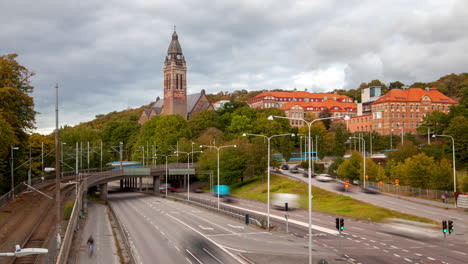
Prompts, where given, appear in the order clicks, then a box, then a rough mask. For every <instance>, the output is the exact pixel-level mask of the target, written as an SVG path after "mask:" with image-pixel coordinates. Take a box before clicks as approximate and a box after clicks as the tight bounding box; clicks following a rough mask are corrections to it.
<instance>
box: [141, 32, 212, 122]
mask: <svg viewBox="0 0 468 264" xmlns="http://www.w3.org/2000/svg"><path fill="white" fill-rule="evenodd" d="M206 109H209V110H213V106H212V104H211V103H210V101H209V100H208V97H207V96H206V94H205V90H201V92H200V93H196V94H189V95H187V64H186V62H185V57H184V55H183V54H182V48H181V47H180V44H179V37H178V36H177V33H176V32H175V30H174V33H173V34H172V41H171V43H170V44H169V48H168V49H167V56H166V59H165V61H164V99H163V100H161V99H160V98H159V97H158V98H156V102H155V103H153V105H152V106H151V107H150V108H146V109H144V110H143V112H142V113H141V116H140V119H139V120H138V122H139V123H140V124H143V123H145V122H146V121H148V120H150V119H151V118H152V117H153V116H156V115H181V116H182V117H183V118H185V119H190V118H191V117H192V116H194V115H196V114H197V113H199V112H201V111H203V110H206Z"/></svg>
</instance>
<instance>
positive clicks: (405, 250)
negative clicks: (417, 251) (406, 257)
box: [401, 249, 409, 252]
mask: <svg viewBox="0 0 468 264" xmlns="http://www.w3.org/2000/svg"><path fill="white" fill-rule="evenodd" d="M401 250H403V251H404V252H409V251H408V250H406V249H401Z"/></svg>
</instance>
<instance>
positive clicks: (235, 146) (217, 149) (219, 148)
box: [200, 145, 237, 210]
mask: <svg viewBox="0 0 468 264" xmlns="http://www.w3.org/2000/svg"><path fill="white" fill-rule="evenodd" d="M203 147H205V148H214V149H216V151H217V153H218V210H219V151H220V150H221V149H223V148H229V147H233V148H237V145H225V146H219V147H216V146H211V145H200V148H203Z"/></svg>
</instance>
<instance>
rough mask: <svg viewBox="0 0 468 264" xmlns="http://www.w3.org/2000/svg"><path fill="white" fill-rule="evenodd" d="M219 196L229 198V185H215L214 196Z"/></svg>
mask: <svg viewBox="0 0 468 264" xmlns="http://www.w3.org/2000/svg"><path fill="white" fill-rule="evenodd" d="M218 193H219V196H220V197H224V196H229V194H230V192H229V186H227V185H214V186H213V195H214V196H218Z"/></svg>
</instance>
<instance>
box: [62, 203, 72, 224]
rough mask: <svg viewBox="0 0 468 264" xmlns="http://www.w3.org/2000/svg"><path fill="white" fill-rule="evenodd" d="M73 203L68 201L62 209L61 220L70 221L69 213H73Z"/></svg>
mask: <svg viewBox="0 0 468 264" xmlns="http://www.w3.org/2000/svg"><path fill="white" fill-rule="evenodd" d="M74 205H75V202H74V201H68V202H67V203H66V204H65V206H64V208H63V219H65V220H70V216H71V213H72V211H73V206H74Z"/></svg>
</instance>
